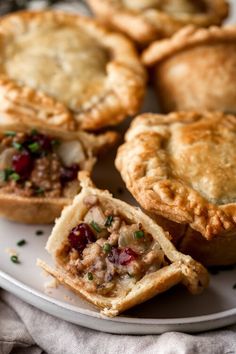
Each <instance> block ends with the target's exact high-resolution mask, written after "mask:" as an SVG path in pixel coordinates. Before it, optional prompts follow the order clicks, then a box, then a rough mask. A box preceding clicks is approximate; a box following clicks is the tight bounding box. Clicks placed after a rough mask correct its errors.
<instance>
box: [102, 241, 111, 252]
mask: <svg viewBox="0 0 236 354" xmlns="http://www.w3.org/2000/svg"><path fill="white" fill-rule="evenodd" d="M103 251H104V252H106V253H109V252H111V245H110V244H109V243H105V244H104V246H103Z"/></svg>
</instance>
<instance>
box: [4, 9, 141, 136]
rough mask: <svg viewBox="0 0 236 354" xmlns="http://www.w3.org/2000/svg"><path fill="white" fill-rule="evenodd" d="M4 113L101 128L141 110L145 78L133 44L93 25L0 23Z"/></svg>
mask: <svg viewBox="0 0 236 354" xmlns="http://www.w3.org/2000/svg"><path fill="white" fill-rule="evenodd" d="M0 40H1V54H0V62H1V64H0V114H1V117H8V116H10V117H11V118H14V117H16V119H17V120H19V119H20V120H21V121H22V122H23V123H25V122H27V123H28V122H30V123H31V122H32V120H33V121H34V122H35V124H36V123H37V122H40V123H42V122H43V124H44V125H49V126H53V127H56V128H65V129H71V130H73V129H83V130H98V129H100V128H102V127H105V126H110V125H115V124H118V123H119V122H121V121H122V120H123V119H124V118H125V117H126V116H127V115H129V114H134V113H136V112H137V110H138V109H139V106H140V104H141V102H142V98H143V96H144V92H145V81H146V75H145V70H144V68H143V66H142V65H141V63H140V61H139V58H138V55H137V53H136V51H135V49H134V47H133V45H132V43H131V42H130V41H129V40H128V39H126V38H125V37H124V36H122V35H119V34H116V33H112V32H109V31H107V30H106V29H104V28H103V27H102V26H100V25H98V24H97V23H96V22H95V21H94V20H93V19H89V18H85V17H81V16H79V15H72V14H69V13H63V12H53V11H45V12H43V11H42V12H17V13H14V14H11V15H8V16H5V17H3V18H1V20H0Z"/></svg>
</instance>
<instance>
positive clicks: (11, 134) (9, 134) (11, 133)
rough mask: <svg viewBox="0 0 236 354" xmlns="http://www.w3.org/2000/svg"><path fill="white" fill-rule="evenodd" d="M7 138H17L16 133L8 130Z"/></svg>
mask: <svg viewBox="0 0 236 354" xmlns="http://www.w3.org/2000/svg"><path fill="white" fill-rule="evenodd" d="M5 135H6V136H16V132H14V131H12V130H8V131H6V132H5Z"/></svg>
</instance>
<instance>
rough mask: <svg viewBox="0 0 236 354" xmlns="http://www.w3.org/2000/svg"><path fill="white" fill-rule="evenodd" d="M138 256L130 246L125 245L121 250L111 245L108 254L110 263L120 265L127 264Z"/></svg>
mask: <svg viewBox="0 0 236 354" xmlns="http://www.w3.org/2000/svg"><path fill="white" fill-rule="evenodd" d="M137 257H138V255H137V253H135V252H134V251H133V250H132V249H131V248H129V247H126V248H124V249H123V250H121V249H119V248H116V247H112V249H111V252H110V253H109V255H108V257H107V258H108V259H109V261H110V262H111V263H114V264H120V265H122V266H125V265H128V264H129V263H130V262H132V261H134V260H135V259H136V258H137Z"/></svg>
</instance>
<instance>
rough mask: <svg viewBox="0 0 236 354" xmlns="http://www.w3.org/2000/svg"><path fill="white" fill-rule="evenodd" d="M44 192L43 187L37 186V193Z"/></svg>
mask: <svg viewBox="0 0 236 354" xmlns="http://www.w3.org/2000/svg"><path fill="white" fill-rule="evenodd" d="M43 193H44V189H43V188H41V187H39V188H37V189H36V190H35V194H37V195H40V194H43Z"/></svg>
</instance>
